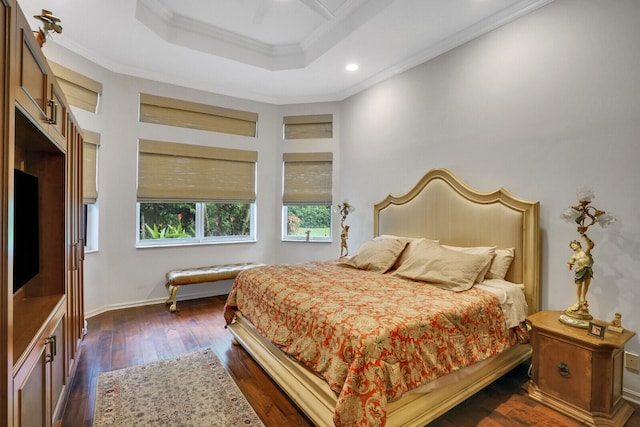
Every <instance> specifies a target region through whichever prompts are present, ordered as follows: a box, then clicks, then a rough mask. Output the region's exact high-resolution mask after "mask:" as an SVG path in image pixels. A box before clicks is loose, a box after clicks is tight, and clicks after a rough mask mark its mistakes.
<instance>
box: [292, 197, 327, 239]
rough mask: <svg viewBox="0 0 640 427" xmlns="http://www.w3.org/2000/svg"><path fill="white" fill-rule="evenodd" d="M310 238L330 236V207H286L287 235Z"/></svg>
mask: <svg viewBox="0 0 640 427" xmlns="http://www.w3.org/2000/svg"><path fill="white" fill-rule="evenodd" d="M307 231H310V232H311V236H312V237H330V236H331V206H327V205H296V206H287V235H288V236H304V235H305V233H306V232H307Z"/></svg>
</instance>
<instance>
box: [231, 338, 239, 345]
mask: <svg viewBox="0 0 640 427" xmlns="http://www.w3.org/2000/svg"><path fill="white" fill-rule="evenodd" d="M231 344H233V345H240V343H239V342H238V340H237V339H236V337H233V338H231Z"/></svg>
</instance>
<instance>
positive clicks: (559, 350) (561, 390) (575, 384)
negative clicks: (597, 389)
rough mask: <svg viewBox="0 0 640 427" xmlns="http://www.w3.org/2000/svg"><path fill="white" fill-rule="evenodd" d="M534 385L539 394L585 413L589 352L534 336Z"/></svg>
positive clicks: (589, 386)
mask: <svg viewBox="0 0 640 427" xmlns="http://www.w3.org/2000/svg"><path fill="white" fill-rule="evenodd" d="M538 346H539V347H538V352H537V356H538V358H539V360H538V361H537V362H538V386H539V387H540V389H541V390H542V391H544V392H545V393H548V394H550V395H552V396H554V397H556V398H558V399H562V400H564V401H565V402H569V403H572V404H574V405H576V406H578V407H580V408H583V409H586V410H588V409H589V407H590V404H591V383H590V381H591V373H592V372H591V371H592V360H591V358H592V352H591V351H589V350H588V349H585V348H581V347H579V346H576V345H575V344H569V343H567V342H564V341H560V340H558V339H554V338H551V337H548V336H545V335H539V337H538Z"/></svg>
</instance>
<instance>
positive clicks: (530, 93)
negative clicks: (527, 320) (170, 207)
mask: <svg viewBox="0 0 640 427" xmlns="http://www.w3.org/2000/svg"><path fill="white" fill-rule="evenodd" d="M638 22H640V2H638V1H637V0H620V1H615V2H604V1H599V0H593V1H586V0H557V1H555V2H553V3H551V4H549V5H547V6H545V7H543V8H541V9H539V10H538V11H536V12H533V13H532V14H530V15H528V16H525V17H524V18H521V19H519V20H518V21H516V22H514V23H512V24H510V25H507V26H505V27H502V28H500V29H498V30H496V31H493V32H492V33H490V34H488V35H485V36H484V37H481V38H480V39H478V40H475V41H472V42H470V43H468V44H466V45H464V46H462V47H460V48H458V49H455V50H454V51H451V52H449V53H447V54H445V55H442V56H440V57H438V58H436V59H435V60H432V61H430V62H427V63H426V64H423V65H420V66H418V67H416V68H415V69H413V70H410V71H408V72H406V73H404V74H402V75H400V76H398V77H396V78H392V79H390V80H388V81H386V82H383V83H382V84H379V85H377V86H376V87H374V88H371V89H369V90H367V91H364V92H362V93H360V94H358V95H355V96H353V97H351V98H350V99H348V100H346V101H345V102H343V105H342V115H341V120H342V133H341V135H340V139H341V141H343V142H344V143H343V144H342V147H341V148H342V164H343V168H342V176H341V191H342V193H343V194H344V195H345V196H347V197H349V198H351V199H352V201H353V203H354V204H355V205H356V206H357V207H360V208H361V209H359V210H357V211H356V212H355V213H354V214H353V216H352V217H350V219H349V221H350V223H351V224H352V226H351V230H350V239H351V244H352V245H353V246H354V247H357V246H358V245H359V244H360V243H361V242H363V241H364V240H366V239H368V238H370V237H371V236H372V229H373V215H372V210H371V209H370V207H371V206H372V205H373V204H374V203H376V202H378V201H380V200H382V199H383V198H384V197H385V196H386V195H387V194H388V193H390V192H392V193H396V194H402V193H404V192H406V191H408V190H409V189H410V188H411V187H412V186H413V185H414V184H415V183H416V182H417V180H418V179H419V178H420V177H421V176H422V175H424V173H426V171H428V170H429V169H431V168H436V167H446V168H449V169H451V170H452V171H454V172H455V173H457V174H458V175H459V176H460V177H461V178H462V179H463V180H464V181H466V182H467V183H468V184H469V185H471V186H472V187H474V188H476V189H478V190H481V191H492V190H495V189H496V188H498V187H501V186H502V187H505V188H506V189H507V190H509V191H510V192H512V193H513V194H515V195H517V196H520V197H523V198H527V199H531V200H539V201H540V206H541V226H542V230H543V233H544V236H543V250H542V252H543V254H542V269H543V271H542V282H543V288H542V306H543V308H545V309H557V310H562V309H565V308H566V307H568V306H569V305H571V304H573V303H574V302H575V285H574V284H573V272H571V271H569V270H568V269H567V265H566V262H567V261H568V259H569V258H570V257H571V255H572V251H571V249H570V248H569V246H568V245H569V242H570V241H571V240H573V239H576V238H579V235H578V234H577V232H576V227H575V226H574V225H573V224H570V223H567V222H564V221H563V220H562V219H561V218H560V214H561V213H562V212H563V210H564V209H565V208H566V207H568V206H570V205H572V204H575V203H576V202H577V199H576V196H575V194H576V190H577V189H578V188H579V187H583V186H585V185H586V186H590V187H592V188H593V190H594V192H595V194H596V198H595V199H594V203H593V204H594V206H596V207H598V208H600V209H603V210H606V211H609V212H610V213H612V214H614V215H616V216H617V217H618V218H619V222H618V223H617V224H615V225H614V226H612V227H609V228H606V229H604V230H603V229H601V228H600V227H599V226H595V227H593V228H591V229H590V230H589V233H588V234H589V236H590V237H591V238H592V239H593V240H594V242H595V243H596V247H595V248H594V250H593V252H592V253H593V255H594V258H595V266H594V274H595V277H594V279H593V282H592V285H591V289H590V291H589V302H590V306H591V307H590V311H591V313H592V314H593V315H594V316H595V317H596V318H600V319H603V320H611V319H612V318H613V315H614V313H615V312H620V313H622V315H623V325H624V326H625V327H626V328H628V329H631V330H634V331H637V332H640V311H639V310H638V307H640V285H639V283H640V198H639V192H638V185H639V184H640V168H638V161H640V141H639V136H640V26H639V25H638ZM363 189H368V190H366V191H363ZM626 349H627V351H631V352H633V353H640V344H639V340H638V336H637V335H636V336H635V337H634V338H632V340H631V341H630V342H629V343H628V344H627V347H626ZM625 387H626V391H627V395H630V396H632V397H633V399H634V400H636V401H640V376H639V375H638V374H634V373H633V372H631V371H626V372H625Z"/></svg>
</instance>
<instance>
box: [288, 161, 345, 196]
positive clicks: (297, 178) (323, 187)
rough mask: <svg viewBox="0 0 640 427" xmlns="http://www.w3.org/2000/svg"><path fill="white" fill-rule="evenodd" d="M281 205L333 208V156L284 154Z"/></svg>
mask: <svg viewBox="0 0 640 427" xmlns="http://www.w3.org/2000/svg"><path fill="white" fill-rule="evenodd" d="M282 159H283V163H284V179H283V192H282V193H283V195H282V203H283V204H285V205H330V204H331V203H332V196H331V192H332V191H331V190H332V175H333V153H284V154H283V157H282Z"/></svg>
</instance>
